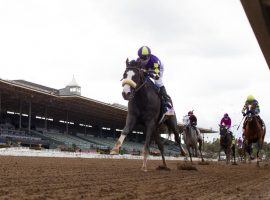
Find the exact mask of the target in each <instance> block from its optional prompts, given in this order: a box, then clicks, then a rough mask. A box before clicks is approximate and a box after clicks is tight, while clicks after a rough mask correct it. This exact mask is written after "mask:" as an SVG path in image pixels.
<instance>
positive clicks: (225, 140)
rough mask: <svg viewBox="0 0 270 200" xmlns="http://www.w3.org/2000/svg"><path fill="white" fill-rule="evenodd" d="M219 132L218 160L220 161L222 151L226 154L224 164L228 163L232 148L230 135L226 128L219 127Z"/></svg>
mask: <svg viewBox="0 0 270 200" xmlns="http://www.w3.org/2000/svg"><path fill="white" fill-rule="evenodd" d="M219 132H220V148H219V153H218V160H220V152H221V151H222V150H223V151H224V152H225V154H226V164H229V163H230V160H231V150H232V149H231V147H232V135H231V133H230V132H229V131H228V129H227V128H226V126H224V125H222V124H220V125H219Z"/></svg>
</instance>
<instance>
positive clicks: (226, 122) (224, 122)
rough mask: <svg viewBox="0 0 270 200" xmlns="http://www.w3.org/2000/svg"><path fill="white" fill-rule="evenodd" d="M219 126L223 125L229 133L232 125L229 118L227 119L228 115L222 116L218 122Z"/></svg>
mask: <svg viewBox="0 0 270 200" xmlns="http://www.w3.org/2000/svg"><path fill="white" fill-rule="evenodd" d="M220 124H221V125H224V126H225V127H226V128H227V131H228V132H230V128H231V125H232V122H231V118H230V117H229V115H228V113H225V114H224V115H223V118H222V119H221V121H220Z"/></svg>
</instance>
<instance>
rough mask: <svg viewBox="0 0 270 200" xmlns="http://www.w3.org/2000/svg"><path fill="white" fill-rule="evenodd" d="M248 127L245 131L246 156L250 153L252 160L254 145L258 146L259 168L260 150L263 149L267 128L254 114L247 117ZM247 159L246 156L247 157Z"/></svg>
mask: <svg viewBox="0 0 270 200" xmlns="http://www.w3.org/2000/svg"><path fill="white" fill-rule="evenodd" d="M245 123H246V126H245V129H244V133H243V135H244V148H245V154H246V152H248V154H249V160H251V159H252V143H256V144H257V153H256V155H257V166H259V161H260V150H261V149H262V146H263V142H264V137H265V133H266V127H264V128H263V127H262V125H261V124H260V122H259V119H258V117H257V116H256V115H255V114H254V113H252V112H249V113H248V115H247V117H246V121H245ZM245 157H246V156H245Z"/></svg>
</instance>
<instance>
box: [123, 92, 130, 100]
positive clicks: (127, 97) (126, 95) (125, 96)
mask: <svg viewBox="0 0 270 200" xmlns="http://www.w3.org/2000/svg"><path fill="white" fill-rule="evenodd" d="M122 96H123V98H124V99H125V100H128V99H129V96H130V92H128V93H126V92H122Z"/></svg>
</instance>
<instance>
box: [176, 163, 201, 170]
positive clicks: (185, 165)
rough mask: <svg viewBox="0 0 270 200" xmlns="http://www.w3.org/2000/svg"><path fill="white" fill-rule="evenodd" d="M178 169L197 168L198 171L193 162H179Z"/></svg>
mask: <svg viewBox="0 0 270 200" xmlns="http://www.w3.org/2000/svg"><path fill="white" fill-rule="evenodd" d="M177 169H178V170H195V171H198V169H197V168H196V167H195V166H194V165H192V164H191V163H179V164H177Z"/></svg>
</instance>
